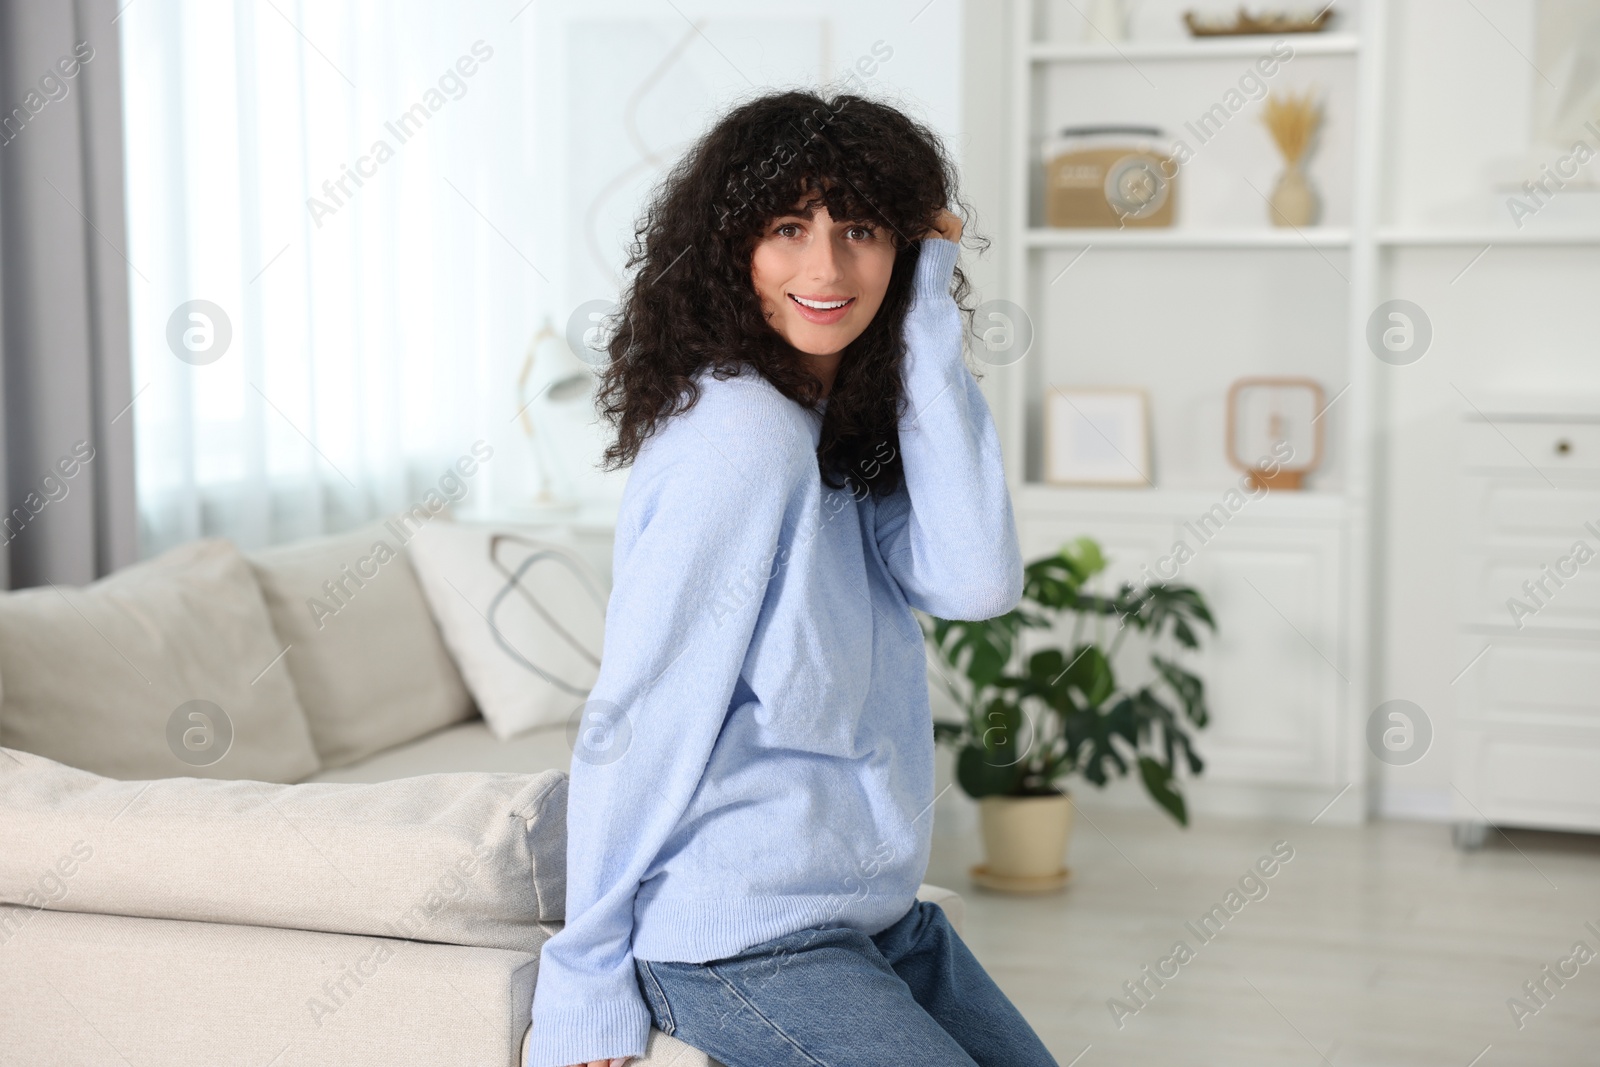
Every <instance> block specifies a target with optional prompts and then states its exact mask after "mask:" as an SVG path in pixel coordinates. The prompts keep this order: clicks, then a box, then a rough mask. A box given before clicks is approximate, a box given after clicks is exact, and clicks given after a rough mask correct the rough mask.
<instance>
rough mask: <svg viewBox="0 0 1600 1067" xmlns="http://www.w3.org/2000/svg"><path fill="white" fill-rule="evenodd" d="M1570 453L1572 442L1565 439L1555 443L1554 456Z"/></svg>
mask: <svg viewBox="0 0 1600 1067" xmlns="http://www.w3.org/2000/svg"><path fill="white" fill-rule="evenodd" d="M1571 453H1572V442H1571V441H1569V440H1567V439H1566V438H1565V437H1563V438H1561V439H1560V440H1559V441H1557V442H1556V455H1558V456H1566V455H1570V454H1571Z"/></svg>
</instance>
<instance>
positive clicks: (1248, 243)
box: [1025, 226, 1350, 248]
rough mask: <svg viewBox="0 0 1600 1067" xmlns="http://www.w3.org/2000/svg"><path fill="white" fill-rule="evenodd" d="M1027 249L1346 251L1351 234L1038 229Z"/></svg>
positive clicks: (1337, 230)
mask: <svg viewBox="0 0 1600 1067" xmlns="http://www.w3.org/2000/svg"><path fill="white" fill-rule="evenodd" d="M1025 241H1026V243H1027V246H1028V247H1029V248H1082V247H1084V246H1085V245H1103V246H1105V247H1107V248H1347V247H1349V245H1350V231H1349V230H1348V229H1344V228H1343V227H1333V226H1328V227H1322V226H1315V227H1311V228H1308V229H1304V230H1291V229H1283V230H1269V229H1265V228H1263V229H1258V230H1251V229H1244V228H1242V227H1241V228H1238V229H1209V230H1202V229H1193V230H1190V229H1184V228H1182V227H1172V228H1155V227H1151V228H1149V229H1138V230H1134V229H1127V230H1123V229H1115V228H1113V227H1110V226H1108V227H1106V228H1104V229H1081V230H1068V229H1057V228H1054V227H1048V226H1040V227H1034V228H1032V229H1030V230H1028V231H1027V234H1026V237H1025Z"/></svg>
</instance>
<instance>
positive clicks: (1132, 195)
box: [1044, 126, 1178, 227]
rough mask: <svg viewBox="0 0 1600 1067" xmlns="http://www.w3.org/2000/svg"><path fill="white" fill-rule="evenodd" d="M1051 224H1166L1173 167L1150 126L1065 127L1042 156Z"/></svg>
mask: <svg viewBox="0 0 1600 1067" xmlns="http://www.w3.org/2000/svg"><path fill="white" fill-rule="evenodd" d="M1044 175H1045V184H1044V190H1045V192H1044V203H1045V222H1046V224H1047V225H1050V226H1065V227H1078V226H1116V227H1121V226H1171V225H1172V215H1173V204H1174V201H1175V200H1176V192H1177V190H1176V188H1175V186H1176V184H1177V177H1178V167H1177V164H1176V163H1174V162H1173V159H1172V153H1171V150H1170V147H1169V144H1168V142H1167V139H1166V137H1165V136H1164V134H1163V133H1162V131H1161V130H1160V129H1158V128H1157V127H1154V126H1069V127H1067V128H1066V129H1064V130H1062V131H1061V134H1060V136H1059V137H1057V138H1055V139H1054V140H1053V141H1052V142H1051V143H1050V145H1049V146H1048V148H1047V150H1046V152H1045V165H1044Z"/></svg>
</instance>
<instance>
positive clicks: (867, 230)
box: [850, 226, 878, 241]
mask: <svg viewBox="0 0 1600 1067" xmlns="http://www.w3.org/2000/svg"><path fill="white" fill-rule="evenodd" d="M850 232H851V233H859V234H860V235H861V236H860V237H858V238H857V240H860V241H870V240H872V239H873V238H874V237H876V236H877V235H878V231H877V230H876V229H874V228H873V227H871V226H852V227H850Z"/></svg>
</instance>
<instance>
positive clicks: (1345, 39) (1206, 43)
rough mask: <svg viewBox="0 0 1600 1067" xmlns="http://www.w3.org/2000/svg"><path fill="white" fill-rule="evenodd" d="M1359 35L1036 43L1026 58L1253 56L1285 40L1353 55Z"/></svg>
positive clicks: (1301, 52)
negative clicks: (1113, 42) (1109, 42)
mask: <svg viewBox="0 0 1600 1067" xmlns="http://www.w3.org/2000/svg"><path fill="white" fill-rule="evenodd" d="M1359 40H1360V39H1359V38H1358V37H1357V36H1356V35H1355V34H1353V33H1284V34H1278V35H1277V36H1273V35H1272V34H1260V35H1256V36H1244V37H1219V38H1214V39H1210V40H1207V39H1204V38H1200V39H1191V38H1183V37H1180V38H1175V39H1173V40H1170V41H1119V42H1117V43H1116V44H1114V45H1113V44H1107V43H1104V42H1102V43H1100V44H1048V43H1035V44H1033V45H1031V46H1030V47H1029V48H1028V58H1029V59H1031V60H1032V61H1033V62H1035V63H1106V62H1136V61H1138V60H1141V59H1148V60H1169V59H1176V60H1194V59H1254V58H1255V57H1257V56H1260V55H1264V54H1266V53H1269V52H1270V51H1271V49H1272V46H1273V45H1274V44H1276V43H1277V42H1279V41H1284V42H1286V43H1288V44H1289V46H1290V47H1291V48H1293V49H1294V54H1295V55H1296V56H1339V55H1355V54H1356V51H1357V50H1358V47H1359Z"/></svg>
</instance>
